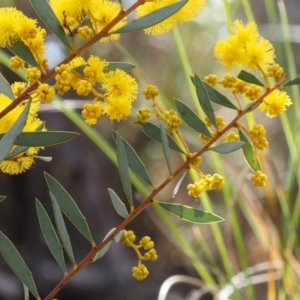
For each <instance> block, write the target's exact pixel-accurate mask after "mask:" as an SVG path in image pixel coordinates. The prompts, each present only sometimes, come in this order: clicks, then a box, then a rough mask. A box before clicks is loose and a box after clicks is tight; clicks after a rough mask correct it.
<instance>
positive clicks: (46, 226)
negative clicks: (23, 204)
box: [35, 199, 67, 274]
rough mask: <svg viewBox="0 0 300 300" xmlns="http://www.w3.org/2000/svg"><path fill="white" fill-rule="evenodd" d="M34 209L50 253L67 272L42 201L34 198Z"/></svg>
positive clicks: (60, 249) (59, 246)
mask: <svg viewBox="0 0 300 300" xmlns="http://www.w3.org/2000/svg"><path fill="white" fill-rule="evenodd" d="M35 203H36V211H37V215H38V219H39V223H40V226H41V229H42V232H43V235H44V238H45V240H46V243H47V245H48V247H49V250H50V251H51V253H52V255H53V256H54V258H55V260H56V261H57V263H58V265H59V266H60V267H61V269H62V270H63V272H64V273H65V274H66V273H67V268H66V264H65V259H64V254H63V251H62V245H61V244H60V241H59V239H58V237H57V235H56V232H55V230H54V228H53V225H52V223H51V220H50V218H49V216H48V214H47V212H46V210H45V208H44V207H43V205H42V203H41V202H40V201H39V200H38V199H36V202H35Z"/></svg>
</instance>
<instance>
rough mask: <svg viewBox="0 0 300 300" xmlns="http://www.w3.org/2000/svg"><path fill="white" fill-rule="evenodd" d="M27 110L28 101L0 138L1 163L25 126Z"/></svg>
mask: <svg viewBox="0 0 300 300" xmlns="http://www.w3.org/2000/svg"><path fill="white" fill-rule="evenodd" d="M29 108H30V101H28V103H27V104H26V106H25V108H24V110H23V111H22V113H21V115H20V117H19V118H18V119H17V121H16V122H15V123H14V124H13V125H12V126H11V128H10V129H9V130H8V131H7V132H6V133H5V134H4V135H3V136H2V139H1V140H0V161H2V160H3V159H4V158H5V157H6V155H7V154H8V153H9V151H10V149H11V147H12V145H13V144H14V141H15V139H16V138H17V136H18V135H19V134H20V132H21V131H22V129H23V127H24V126H25V123H26V120H27V115H28V112H29Z"/></svg>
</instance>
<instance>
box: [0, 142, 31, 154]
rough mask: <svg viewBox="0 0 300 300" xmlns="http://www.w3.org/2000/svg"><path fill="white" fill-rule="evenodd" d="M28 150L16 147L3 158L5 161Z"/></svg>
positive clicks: (24, 147) (23, 147) (25, 147)
mask: <svg viewBox="0 0 300 300" xmlns="http://www.w3.org/2000/svg"><path fill="white" fill-rule="evenodd" d="M0 140H1V138H0ZM27 149H28V147H27V146H16V147H15V148H14V149H12V150H11V151H10V152H9V153H7V155H6V156H5V159H8V158H10V157H13V156H16V155H18V154H20V153H22V152H25V151H26V150H27Z"/></svg>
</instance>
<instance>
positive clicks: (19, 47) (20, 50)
mask: <svg viewBox="0 0 300 300" xmlns="http://www.w3.org/2000/svg"><path fill="white" fill-rule="evenodd" d="M8 48H9V49H10V51H11V52H12V53H14V54H15V55H17V56H19V57H20V58H22V59H23V60H24V61H26V62H27V63H28V64H30V65H31V66H33V67H37V66H38V64H37V62H36V60H35V58H34V56H33V54H32V53H31V51H30V50H29V49H28V48H27V46H26V45H25V44H24V42H23V41H17V42H15V43H14V44H13V45H12V46H11V47H8Z"/></svg>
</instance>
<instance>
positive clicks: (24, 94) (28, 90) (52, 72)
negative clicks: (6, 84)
mask: <svg viewBox="0 0 300 300" xmlns="http://www.w3.org/2000/svg"><path fill="white" fill-rule="evenodd" d="M144 2H145V0H138V1H137V2H135V3H134V4H133V5H132V6H130V7H129V8H128V9H127V10H125V11H124V10H121V11H120V12H119V14H118V15H117V16H116V17H115V18H114V19H113V20H112V21H111V22H110V23H109V24H107V25H106V26H105V27H104V28H102V30H101V31H99V32H98V33H97V34H95V35H94V36H93V37H92V38H91V39H89V40H88V41H87V42H86V43H85V44H84V45H82V46H81V47H80V48H78V49H77V50H76V51H74V52H72V53H71V54H70V55H69V56H68V57H67V58H65V59H64V60H63V61H62V62H61V63H59V64H58V65H57V66H60V65H62V64H67V63H69V62H70V61H71V60H72V59H73V58H75V57H76V56H78V55H79V54H81V53H82V52H84V51H85V50H86V49H88V48H89V47H90V46H91V45H93V44H95V43H96V42H97V41H99V40H100V39H101V38H103V37H105V36H107V35H109V30H111V29H112V28H113V27H114V26H115V25H116V24H117V23H118V22H119V21H121V20H122V19H123V18H125V17H126V16H127V15H129V14H130V13H131V12H132V11H134V10H135V9H136V8H137V7H138V6H140V5H142V4H144ZM57 66H56V67H57ZM56 67H54V68H53V69H52V70H50V71H49V72H48V73H47V74H46V75H45V76H44V77H42V78H41V79H40V83H44V82H46V81H48V80H49V79H50V78H51V77H53V76H54V75H55V73H56V72H55V68H56ZM37 87H38V82H34V83H33V84H32V85H30V86H29V87H28V88H26V89H25V90H24V91H23V92H22V93H21V94H20V95H19V96H18V97H17V98H16V99H15V100H14V101H12V103H11V104H10V105H8V106H7V107H6V108H4V109H3V110H2V111H1V112H0V119H1V118H3V117H4V116H5V115H6V114H8V113H9V112H10V111H12V110H13V109H14V108H15V107H17V106H18V105H19V104H20V103H21V102H22V101H23V100H24V99H25V98H26V97H27V95H28V94H30V93H32V92H33V91H35V90H36V89H37Z"/></svg>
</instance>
